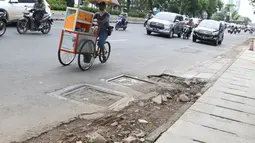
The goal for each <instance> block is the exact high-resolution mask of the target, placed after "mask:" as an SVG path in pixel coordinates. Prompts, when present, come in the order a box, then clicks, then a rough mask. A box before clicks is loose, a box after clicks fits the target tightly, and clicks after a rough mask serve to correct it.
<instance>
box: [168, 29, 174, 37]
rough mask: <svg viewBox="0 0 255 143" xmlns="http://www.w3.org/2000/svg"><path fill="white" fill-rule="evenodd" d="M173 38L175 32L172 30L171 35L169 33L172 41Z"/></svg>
mask: <svg viewBox="0 0 255 143" xmlns="http://www.w3.org/2000/svg"><path fill="white" fill-rule="evenodd" d="M173 37H174V31H173V30H171V31H170V33H169V38H170V39H171V38H173Z"/></svg>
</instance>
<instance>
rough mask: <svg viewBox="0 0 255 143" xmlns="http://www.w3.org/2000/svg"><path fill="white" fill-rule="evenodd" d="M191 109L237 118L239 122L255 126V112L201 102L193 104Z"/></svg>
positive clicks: (222, 116) (231, 118) (232, 118)
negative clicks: (239, 110) (244, 111)
mask: <svg viewBox="0 0 255 143" xmlns="http://www.w3.org/2000/svg"><path fill="white" fill-rule="evenodd" d="M190 110H194V111H197V112H202V113H206V114H211V115H215V116H219V117H221V118H227V119H229V120H237V121H239V122H242V123H245V124H249V125H254V126H255V115H253V114H248V113H243V112H238V111H234V110H230V109H227V108H222V107H218V106H214V105H209V104H205V103H201V102H196V103H195V104H194V105H193V106H191V108H190Z"/></svg>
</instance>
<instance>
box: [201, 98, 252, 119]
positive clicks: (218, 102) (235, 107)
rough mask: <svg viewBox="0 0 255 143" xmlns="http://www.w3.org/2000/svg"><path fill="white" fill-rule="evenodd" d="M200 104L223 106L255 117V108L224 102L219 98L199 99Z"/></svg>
mask: <svg viewBox="0 0 255 143" xmlns="http://www.w3.org/2000/svg"><path fill="white" fill-rule="evenodd" d="M198 102H202V103H206V104H211V105H215V106H221V107H225V108H229V109H233V110H238V111H240V112H244V113H248V114H254V115H255V107H254V106H248V105H245V104H242V103H237V102H231V101H228V100H224V99H223V100H222V99H219V98H210V97H208V96H207V97H205V98H201V99H199V100H198Z"/></svg>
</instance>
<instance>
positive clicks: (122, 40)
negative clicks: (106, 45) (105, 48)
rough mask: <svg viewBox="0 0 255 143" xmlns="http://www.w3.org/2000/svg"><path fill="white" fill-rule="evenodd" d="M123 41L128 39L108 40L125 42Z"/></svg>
mask: <svg viewBox="0 0 255 143" xmlns="http://www.w3.org/2000/svg"><path fill="white" fill-rule="evenodd" d="M125 41H128V39H116V40H109V42H125Z"/></svg>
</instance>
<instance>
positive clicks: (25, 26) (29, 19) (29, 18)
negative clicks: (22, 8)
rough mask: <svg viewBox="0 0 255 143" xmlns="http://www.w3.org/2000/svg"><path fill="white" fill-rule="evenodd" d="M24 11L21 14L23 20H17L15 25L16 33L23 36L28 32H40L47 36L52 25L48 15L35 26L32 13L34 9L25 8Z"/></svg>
mask: <svg viewBox="0 0 255 143" xmlns="http://www.w3.org/2000/svg"><path fill="white" fill-rule="evenodd" d="M26 10H27V11H26V12H23V18H21V19H19V21H18V23H17V31H18V32H19V33H20V34H25V33H27V31H28V30H30V31H41V32H42V33H43V34H48V33H49V32H50V29H51V25H52V23H53V20H52V19H51V17H50V15H49V14H44V16H43V18H42V19H41V20H40V25H39V26H36V24H35V19H34V18H33V13H34V12H35V11H36V9H29V8H28V7H27V6H26Z"/></svg>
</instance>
